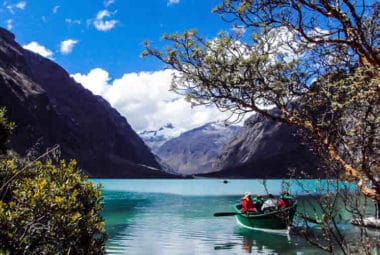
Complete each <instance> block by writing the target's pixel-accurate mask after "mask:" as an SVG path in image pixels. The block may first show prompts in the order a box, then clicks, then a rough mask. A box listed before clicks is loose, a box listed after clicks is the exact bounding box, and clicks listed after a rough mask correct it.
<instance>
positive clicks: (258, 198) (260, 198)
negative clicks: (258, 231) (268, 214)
mask: <svg viewBox="0 0 380 255" xmlns="http://www.w3.org/2000/svg"><path fill="white" fill-rule="evenodd" d="M263 204H264V199H263V196H261V195H260V194H257V195H256V196H255V197H254V198H253V206H254V207H255V208H256V210H257V211H258V212H259V211H261V207H262V206H263Z"/></svg>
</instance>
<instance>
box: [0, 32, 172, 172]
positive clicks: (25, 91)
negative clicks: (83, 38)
mask: <svg viewBox="0 0 380 255" xmlns="http://www.w3.org/2000/svg"><path fill="white" fill-rule="evenodd" d="M0 105H3V106H6V107H7V112H8V117H9V119H10V120H11V121H14V122H15V123H16V125H17V126H16V128H15V130H14V135H13V137H12V139H11V142H10V146H11V148H12V149H14V150H15V151H16V152H17V153H19V154H20V155H25V154H26V153H27V151H28V150H29V149H30V148H34V149H35V150H37V151H38V152H40V153H41V152H44V150H46V148H48V147H51V146H53V145H54V144H59V145H60V148H61V151H62V156H63V158H65V159H71V158H75V159H77V161H78V164H79V166H80V167H81V168H82V169H83V170H84V171H86V172H87V173H88V174H89V175H90V176H91V177H136V178H141V177H170V176H171V175H169V174H167V173H164V172H163V171H162V168H161V166H160V164H159V163H158V162H157V160H156V159H155V156H154V155H153V154H152V153H151V152H150V150H149V148H148V147H147V146H146V145H145V143H144V142H143V141H142V140H141V139H140V137H139V136H138V135H137V134H136V133H135V132H134V131H133V129H132V128H131V127H130V125H129V124H128V122H127V120H126V119H125V118H124V117H123V116H121V115H120V114H119V113H118V112H117V111H116V110H115V109H113V108H112V107H111V106H110V105H109V103H108V102H106V101H105V100H104V99H103V98H101V97H99V96H94V95H93V94H92V93H91V92H90V91H89V90H87V89H85V88H84V87H83V86H82V85H80V84H79V83H77V82H75V81H74V80H73V79H72V78H71V77H70V76H69V74H68V73H67V72H66V71H65V70H64V69H63V68H62V67H60V66H59V65H58V64H56V63H54V62H53V61H51V60H49V59H46V58H44V57H42V56H40V55H38V54H36V53H33V52H30V51H28V50H26V49H23V48H22V47H21V46H20V45H19V44H17V43H16V41H15V36H14V35H13V34H12V33H10V32H9V31H7V30H5V29H3V28H0ZM152 169H155V170H152Z"/></svg>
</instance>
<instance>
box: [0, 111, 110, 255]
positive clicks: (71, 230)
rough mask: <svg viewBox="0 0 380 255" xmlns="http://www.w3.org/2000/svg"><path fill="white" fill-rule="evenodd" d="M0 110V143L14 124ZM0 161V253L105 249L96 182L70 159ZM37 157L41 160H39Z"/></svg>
mask: <svg viewBox="0 0 380 255" xmlns="http://www.w3.org/2000/svg"><path fill="white" fill-rule="evenodd" d="M4 113H5V110H4V109H2V110H1V111H0V138H1V140H0V147H1V148H4V147H5V144H4V143H6V142H7V141H8V138H9V136H10V135H11V130H12V127H13V125H14V124H13V123H10V122H9V121H8V120H7V118H5V116H4ZM57 148H58V147H57V146H56V147H54V148H53V149H52V150H49V151H48V152H47V153H45V154H43V155H41V156H40V157H38V158H37V159H36V160H34V161H32V162H28V161H27V160H26V159H19V158H16V157H15V156H12V155H11V154H8V155H4V156H3V159H1V160H0V229H1V231H0V254H65V255H66V254H104V253H105V249H104V244H105V241H106V237H107V236H106V233H105V231H104V221H103V219H102V217H101V215H100V211H101V209H102V204H101V198H102V197H101V192H100V187H99V186H98V187H95V186H94V184H93V183H92V182H90V181H88V179H87V178H86V177H85V176H82V175H81V173H80V170H79V169H78V168H77V166H76V162H75V161H74V160H73V161H71V162H69V163H68V164H67V163H66V162H65V161H60V162H59V164H58V166H57V165H55V164H53V163H52V162H53V161H52V160H49V159H48V160H46V157H47V156H49V155H51V154H52V153H55V151H56V149H57ZM40 160H45V161H46V162H45V163H43V162H41V161H40Z"/></svg>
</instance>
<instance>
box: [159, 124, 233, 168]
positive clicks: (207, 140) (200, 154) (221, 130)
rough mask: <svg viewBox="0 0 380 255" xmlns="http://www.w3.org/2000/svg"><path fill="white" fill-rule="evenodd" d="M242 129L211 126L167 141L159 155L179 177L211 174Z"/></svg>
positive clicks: (207, 125) (220, 125)
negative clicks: (228, 143)
mask: <svg viewBox="0 0 380 255" xmlns="http://www.w3.org/2000/svg"><path fill="white" fill-rule="evenodd" d="M239 130H240V127H238V126H228V127H225V126H224V125H223V124H221V123H209V124H206V125H204V126H201V127H199V128H196V129H193V130H190V131H188V132H185V133H183V134H181V135H180V136H179V137H176V138H173V139H171V140H169V141H167V142H166V143H164V144H163V145H162V146H161V147H159V148H158V149H157V150H156V153H157V155H158V156H159V157H160V158H161V159H162V161H163V162H164V163H166V164H167V165H169V166H170V167H171V168H172V169H173V170H174V171H175V172H177V173H178V174H182V175H193V174H199V173H207V172H210V171H213V169H215V168H214V164H216V162H215V160H216V159H217V157H218V155H219V153H220V151H221V150H222V148H223V147H224V146H225V145H226V143H227V142H228V141H230V140H231V139H232V138H233V137H235V136H236V135H237V133H238V132H239Z"/></svg>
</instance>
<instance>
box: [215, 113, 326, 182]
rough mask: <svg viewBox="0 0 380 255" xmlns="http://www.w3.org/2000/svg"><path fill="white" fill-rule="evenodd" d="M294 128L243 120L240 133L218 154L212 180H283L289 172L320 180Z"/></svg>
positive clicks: (257, 119)
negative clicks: (217, 178) (292, 171)
mask: <svg viewBox="0 0 380 255" xmlns="http://www.w3.org/2000/svg"><path fill="white" fill-rule="evenodd" d="M297 131H298V130H297V128H296V127H294V126H289V125H285V124H280V123H276V122H273V121H269V120H267V119H265V118H263V117H261V116H259V115H258V114H255V115H253V116H251V117H250V118H249V119H247V120H246V122H245V125H244V127H243V128H242V130H241V132H240V133H239V134H238V135H237V136H236V137H235V138H234V139H233V140H231V141H230V142H229V143H227V144H226V146H225V147H224V148H223V149H222V151H221V152H220V155H219V157H218V160H217V162H218V164H216V165H215V166H214V170H216V171H217V172H215V173H213V174H210V175H209V176H214V177H228V178H285V177H288V176H289V170H290V169H293V170H295V172H296V174H297V175H298V176H299V175H300V172H301V171H303V172H306V173H308V174H311V175H312V176H316V177H317V176H322V175H323V173H322V171H320V167H321V165H320V161H319V159H318V158H317V157H316V156H315V155H314V154H313V153H312V152H311V151H310V148H309V146H308V145H306V144H305V143H304V142H303V141H302V139H301V137H300V136H299V135H298V132H297Z"/></svg>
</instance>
